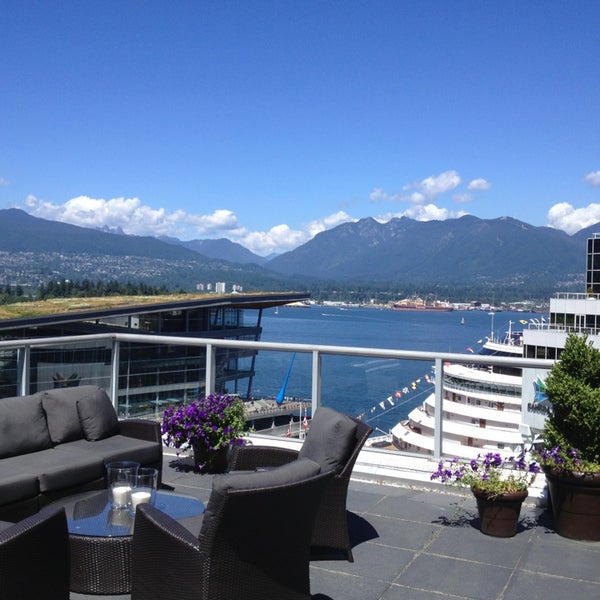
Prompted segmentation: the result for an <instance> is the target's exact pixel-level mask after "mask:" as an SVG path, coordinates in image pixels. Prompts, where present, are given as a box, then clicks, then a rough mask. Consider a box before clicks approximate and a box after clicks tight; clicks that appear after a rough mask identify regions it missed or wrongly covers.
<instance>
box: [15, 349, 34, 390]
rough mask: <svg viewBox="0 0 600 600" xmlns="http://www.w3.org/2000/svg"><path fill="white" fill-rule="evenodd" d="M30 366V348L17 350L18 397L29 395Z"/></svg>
mask: <svg viewBox="0 0 600 600" xmlns="http://www.w3.org/2000/svg"><path fill="white" fill-rule="evenodd" d="M30 365H31V346H23V347H22V348H19V349H18V350H17V389H18V394H19V395H20V396H26V395H27V394H29V381H30V376H29V369H30Z"/></svg>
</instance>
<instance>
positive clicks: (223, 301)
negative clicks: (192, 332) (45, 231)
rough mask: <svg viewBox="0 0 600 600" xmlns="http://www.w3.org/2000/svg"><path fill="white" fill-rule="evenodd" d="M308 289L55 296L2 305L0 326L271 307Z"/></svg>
mask: <svg viewBox="0 0 600 600" xmlns="http://www.w3.org/2000/svg"><path fill="white" fill-rule="evenodd" d="M309 296H310V294H308V293H306V292H265V293H261V292H255V293H243V294H168V295H164V296H102V297H98V298H75V297H74V298H52V299H50V300H40V301H34V302H18V303H15V304H5V305H3V306H0V329H2V330H3V329H10V328H12V327H15V326H19V327H22V326H23V323H25V324H27V325H36V326H43V325H48V324H56V323H70V322H74V321H80V320H94V319H97V318H101V317H106V316H111V317H113V316H126V315H132V314H136V315H138V314H145V313H152V312H162V311H167V310H169V311H172V310H186V309H190V308H210V307H231V308H255V309H259V308H269V307H271V306H281V305H283V304H288V303H295V302H304V301H306V300H307V299H308V298H309Z"/></svg>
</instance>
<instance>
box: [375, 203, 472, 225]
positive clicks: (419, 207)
mask: <svg viewBox="0 0 600 600" xmlns="http://www.w3.org/2000/svg"><path fill="white" fill-rule="evenodd" d="M467 214H469V213H468V212H466V211H462V210H461V211H453V210H448V209H447V208H440V207H439V206H436V205H435V204H416V205H414V206H411V207H410V208H407V209H406V210H405V211H403V212H399V213H387V214H385V215H379V216H378V217H375V219H376V220H377V221H379V222H380V223H387V221H389V220H390V219H392V218H394V217H396V218H401V217H408V218H410V219H414V220H415V221H445V220H446V219H458V218H459V217H464V216H465V215H467Z"/></svg>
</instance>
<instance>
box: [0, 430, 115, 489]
mask: <svg viewBox="0 0 600 600" xmlns="http://www.w3.org/2000/svg"><path fill="white" fill-rule="evenodd" d="M71 443H76V442H71ZM2 462H3V466H5V467H6V468H11V469H13V471H14V472H20V473H31V474H33V475H36V476H37V479H38V482H39V490H40V492H41V493H50V492H55V491H57V490H63V489H68V488H70V487H74V486H78V485H82V484H85V483H89V482H90V481H95V480H97V479H99V478H101V477H103V475H104V463H103V461H102V456H101V455H98V456H94V455H92V454H84V453H81V452H80V453H74V452H61V451H60V450H58V449H56V448H50V449H49V450H40V451H39V452H34V453H30V454H22V455H21V456H12V457H10V458H7V459H5V460H4V461H2Z"/></svg>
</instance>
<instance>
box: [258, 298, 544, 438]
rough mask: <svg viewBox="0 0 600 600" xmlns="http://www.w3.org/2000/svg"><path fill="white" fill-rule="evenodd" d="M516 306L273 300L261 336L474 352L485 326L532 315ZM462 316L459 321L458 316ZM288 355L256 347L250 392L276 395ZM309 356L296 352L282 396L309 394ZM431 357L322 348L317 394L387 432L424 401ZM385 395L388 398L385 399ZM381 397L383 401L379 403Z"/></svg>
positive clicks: (502, 327) (488, 329)
mask: <svg viewBox="0 0 600 600" xmlns="http://www.w3.org/2000/svg"><path fill="white" fill-rule="evenodd" d="M539 317H540V315H536V314H532V313H523V312H508V311H505V312H498V313H495V314H494V315H493V316H492V315H490V314H488V313H487V312H485V311H452V312H440V313H426V312H400V311H394V310H389V309H376V308H337V307H327V306H312V307H311V308H291V307H280V308H279V310H278V312H277V313H276V312H275V309H269V310H266V311H265V313H264V315H263V323H262V324H263V333H262V337H261V340H262V341H265V342H288V343H301V344H325V345H336V346H361V347H367V348H393V349H398V350H419V351H420V350H424V351H438V352H456V353H465V354H466V353H468V352H469V350H468V348H471V349H472V350H473V352H478V351H479V349H480V348H481V345H482V344H483V343H484V342H485V340H486V336H490V335H491V333H492V331H493V333H494V336H495V337H500V338H502V337H504V334H505V332H506V331H507V330H508V328H509V322H510V321H512V324H513V325H512V329H513V331H514V330H518V329H519V328H521V327H522V326H521V325H520V323H519V321H520V320H527V321H529V320H530V319H536V318H537V319H539ZM463 320H464V323H463ZM290 358H291V355H290V354H289V353H279V352H261V353H260V354H259V356H258V358H257V361H256V373H257V375H256V377H255V379H254V384H253V388H252V393H253V395H254V396H255V397H258V396H263V397H273V396H276V395H277V393H278V392H279V389H280V388H281V385H282V382H283V380H284V377H285V374H286V372H287V370H288V367H289V365H290ZM311 361H312V357H311V356H310V355H305V354H297V355H296V357H295V359H294V364H293V367H292V370H291V374H290V378H289V381H288V385H287V389H286V396H293V397H300V398H310V396H311V370H312V362H311ZM432 367H433V363H432V362H423V361H404V360H403V361H397V360H390V359H373V358H367V357H365V358H362V357H337V356H324V357H323V362H322V398H323V402H324V404H325V405H327V406H331V407H333V408H337V409H338V410H341V411H343V412H346V413H348V414H352V415H363V419H364V420H366V421H367V422H368V423H369V424H370V425H371V426H372V427H374V428H375V429H377V430H380V431H382V432H384V433H387V432H388V431H389V429H390V428H392V427H393V426H394V425H395V424H396V423H397V422H398V421H400V420H401V419H404V418H406V416H407V415H408V413H409V412H410V411H411V410H412V409H413V408H414V407H415V406H418V405H419V404H421V403H422V402H423V400H424V399H425V398H426V397H427V395H428V394H429V393H431V391H432V390H433V385H432V384H431V383H429V382H428V381H427V378H428V377H431V380H432V378H433V372H432ZM390 396H391V397H392V401H393V405H392V404H391V403H390V402H389V401H388V400H387V398H388V397H390ZM382 403H383V404H382Z"/></svg>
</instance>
